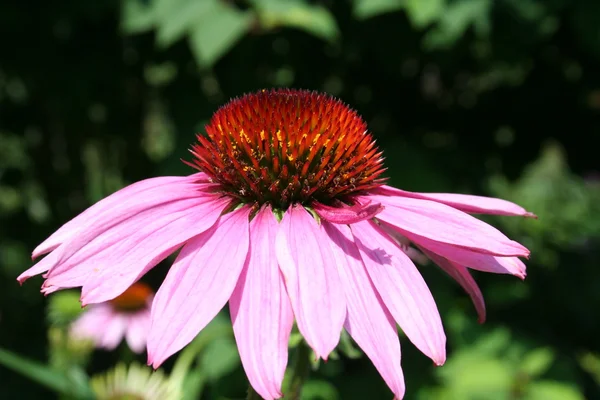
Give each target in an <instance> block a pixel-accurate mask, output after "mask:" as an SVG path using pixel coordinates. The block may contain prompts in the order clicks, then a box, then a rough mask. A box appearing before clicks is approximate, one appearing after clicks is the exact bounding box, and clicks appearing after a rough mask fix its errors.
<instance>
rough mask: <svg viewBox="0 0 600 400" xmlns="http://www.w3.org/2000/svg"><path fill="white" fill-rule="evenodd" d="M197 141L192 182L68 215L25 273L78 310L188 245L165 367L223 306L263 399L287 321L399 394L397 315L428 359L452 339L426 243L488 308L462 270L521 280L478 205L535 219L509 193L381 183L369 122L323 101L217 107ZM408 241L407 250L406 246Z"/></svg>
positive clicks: (154, 357) (173, 288) (248, 99)
mask: <svg viewBox="0 0 600 400" xmlns="http://www.w3.org/2000/svg"><path fill="white" fill-rule="evenodd" d="M206 132H207V135H198V136H197V139H198V144H196V145H194V146H193V148H192V151H191V153H192V155H193V156H194V158H193V161H192V162H190V163H189V164H190V165H191V166H193V167H195V168H196V169H198V170H199V171H200V172H198V173H196V174H194V175H191V176H187V177H164V178H153V179H147V180H143V181H141V182H138V183H135V184H133V185H130V186H128V187H126V188H124V189H122V190H120V191H118V192H117V193H115V194H113V195H111V196H109V197H107V198H106V199H104V200H102V201H100V202H98V203H97V204H95V205H94V206H92V207H90V208H89V209H88V210H86V211H85V212H83V213H82V214H81V215H79V216H78V217H76V218H74V219H73V220H71V221H69V222H67V223H66V224H65V225H63V226H62V227H61V228H60V229H59V230H58V231H56V232H55V233H54V234H53V235H52V236H50V237H49V238H48V239H47V240H46V241H44V242H43V243H42V244H41V245H40V246H38V248H36V249H35V250H34V252H33V256H34V257H37V256H39V255H41V254H44V253H50V254H49V255H48V256H46V257H45V258H44V259H43V260H41V261H40V262H38V263H37V264H36V265H35V266H33V267H32V268H31V269H30V270H28V271H26V272H25V273H23V274H22V275H21V276H20V277H19V281H21V282H22V281H24V280H26V279H27V278H29V277H31V276H33V275H37V274H41V273H45V275H44V277H45V278H46V280H45V282H44V284H43V286H42V291H43V292H44V293H51V292H54V291H56V290H60V289H64V288H70V287H78V286H81V287H82V295H81V300H82V302H83V303H84V304H91V303H101V302H105V301H108V300H110V299H113V298H115V297H117V296H119V295H120V294H121V293H123V291H125V290H126V289H127V288H128V287H129V286H131V285H132V284H133V283H134V282H136V281H137V280H138V279H140V278H141V277H142V276H143V275H144V274H145V273H146V272H148V271H149V270H150V269H151V268H153V267H154V266H155V265H156V264H157V263H159V262H160V261H161V260H163V259H165V257H167V256H168V255H169V254H171V253H173V252H175V251H176V250H177V249H179V248H181V252H180V253H179V255H178V256H177V259H176V260H175V262H174V264H173V266H172V267H171V269H170V271H169V272H168V274H167V276H166V278H165V280H164V282H163V284H162V286H161V287H160V289H159V290H158V292H157V293H156V297H155V299H154V302H153V304H152V311H151V320H152V322H151V327H150V331H149V338H148V360H149V363H151V364H152V365H153V366H155V367H158V366H159V365H160V364H161V363H162V362H163V361H164V360H165V359H167V358H168V357H169V356H171V355H172V354H173V353H175V352H177V351H178V350H180V349H181V348H183V347H184V346H186V345H187V344H188V343H189V342H190V341H191V340H192V339H193V338H194V337H195V336H196V335H197V334H198V332H199V331H200V330H202V329H203V328H204V327H205V326H206V325H207V324H208V323H209V322H210V320H211V319H212V318H213V317H214V316H215V315H216V314H217V313H218V312H219V311H220V310H221V309H222V308H223V306H225V304H226V303H227V302H229V308H230V311H231V318H232V322H233V328H234V333H235V337H236V340H237V344H238V348H239V352H240V356H241V359H242V364H243V366H244V369H245V371H246V373H247V375H248V378H249V380H250V383H251V384H252V386H253V387H254V388H255V389H256V391H257V392H258V393H259V394H260V395H262V396H263V397H264V398H265V399H273V398H279V397H280V396H281V382H282V379H283V374H284V371H285V368H286V364H287V357H288V348H287V345H288V338H289V335H290V331H291V329H292V325H293V323H294V321H295V322H296V324H297V326H298V329H299V331H300V332H301V333H302V335H303V336H304V338H305V340H306V342H307V343H308V344H309V345H310V347H311V348H312V349H313V350H314V352H315V353H316V355H317V356H318V357H321V358H323V359H326V358H327V357H328V355H329V353H330V352H331V351H332V350H333V349H334V348H335V347H336V345H337V344H338V340H339V337H340V332H341V330H342V329H346V330H347V332H348V333H349V334H350V335H351V336H352V338H354V340H355V341H356V343H357V344H358V345H359V346H360V347H361V348H362V349H363V351H364V352H365V353H366V355H367V356H368V357H369V358H370V359H371V361H372V362H373V364H374V365H375V368H377V370H378V371H379V372H380V374H381V376H382V377H383V379H384V380H385V381H386V382H387V384H388V385H389V387H390V389H391V390H392V391H393V393H394V394H395V395H396V397H398V398H401V397H402V396H403V394H404V379H403V375H402V369H401V367H400V344H399V341H398V333H397V328H396V323H397V324H398V325H400V327H401V328H402V330H403V331H404V333H405V334H406V335H407V336H408V338H409V339H410V341H411V342H412V343H413V344H414V345H415V346H417V347H418V348H419V349H420V350H421V351H422V352H423V353H424V354H425V355H427V356H428V357H430V358H431V359H432V360H433V361H434V362H435V364H437V365H441V364H443V363H444V361H445V359H446V349H445V343H446V338H445V335H444V329H443V327H442V323H441V320H440V315H439V313H438V310H437V307H436V305H435V302H434V299H433V296H432V294H431V292H430V291H429V289H428V287H427V285H426V283H425V281H424V280H423V278H422V277H421V274H420V273H419V271H418V270H417V268H416V267H415V265H414V264H413V262H412V261H411V259H410V258H409V257H408V256H407V252H410V253H414V252H415V251H416V249H420V251H422V252H423V253H424V254H426V255H427V256H428V257H429V258H430V259H432V260H433V261H434V262H435V263H436V264H438V265H439V266H440V267H441V268H442V269H443V270H444V271H446V272H447V273H448V274H450V275H451V276H452V277H453V278H454V279H456V280H457V281H458V282H459V283H460V284H461V285H462V286H463V287H464V288H465V289H466V291H467V292H468V293H469V294H470V295H471V297H472V298H473V301H474V302H475V305H476V307H477V310H478V312H479V315H480V319H482V320H483V318H484V312H485V309H484V303H483V298H482V295H481V292H480V291H479V288H478V287H477V284H476V283H475V281H474V280H473V278H472V277H471V275H470V273H469V271H468V268H472V269H477V270H481V271H487V272H494V273H506V274H513V275H516V276H518V277H520V278H523V277H524V276H525V266H524V264H523V263H522V262H521V261H520V260H519V259H518V258H517V257H527V256H528V255H529V251H528V250H527V249H526V248H525V247H523V246H522V245H520V244H519V243H517V242H514V241H512V240H510V239H508V238H507V237H506V236H504V235H503V234H502V233H500V232H499V231H498V230H496V229H495V228H493V227H491V226H490V225H488V224H486V223H484V222H482V221H480V220H478V219H476V218H474V217H472V216H471V215H469V214H470V213H475V214H500V215H518V216H532V214H529V213H527V212H526V211H525V210H524V209H523V208H521V207H519V206H517V205H515V204H513V203H509V202H507V201H503V200H499V199H493V198H486V197H478V196H468V195H460V194H445V193H414V192H406V191H401V190H398V189H394V188H392V187H389V186H385V185H384V183H385V180H384V179H383V178H382V177H381V174H382V173H383V172H384V170H385V168H384V166H383V158H382V153H381V152H380V151H379V150H378V148H377V147H376V145H375V141H374V139H373V137H372V136H371V135H370V134H369V133H368V131H367V127H366V124H365V123H364V121H363V120H362V119H361V118H360V117H359V116H358V114H356V112H354V111H353V110H351V109H350V108H348V107H347V106H346V105H344V104H343V103H341V102H340V101H338V100H336V99H333V98H331V97H329V96H327V95H324V94H319V93H315V92H308V91H297V90H272V91H265V90H263V91H260V92H258V93H255V94H249V95H246V96H243V97H241V98H238V99H234V100H233V101H231V102H230V103H229V104H227V105H225V106H224V107H222V108H220V109H219V110H218V111H217V112H216V113H215V115H214V116H213V118H212V120H211V122H210V123H209V125H208V126H207V127H206ZM411 246H413V247H411Z"/></svg>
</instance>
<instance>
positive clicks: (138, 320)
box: [71, 282, 153, 353]
mask: <svg viewBox="0 0 600 400" xmlns="http://www.w3.org/2000/svg"><path fill="white" fill-rule="evenodd" d="M152 297H153V292H152V290H151V289H150V287H149V286H148V285H146V284H143V283H141V282H137V283H134V284H133V285H131V287H129V288H128V289H127V290H125V291H124V292H123V293H122V294H120V295H119V296H117V297H116V298H114V299H112V300H109V301H107V302H104V303H98V304H90V305H89V306H87V310H86V311H85V312H84V313H83V314H82V315H81V316H80V317H79V318H78V319H77V320H76V321H75V322H73V325H72V326H71V335H72V336H73V337H75V338H79V339H91V340H93V341H94V343H95V344H96V347H100V348H103V349H106V350H113V349H114V348H116V347H117V346H118V345H119V343H121V341H122V340H123V338H125V340H126V341H127V345H128V346H129V348H130V349H131V350H133V351H134V352H136V353H141V352H143V351H144V349H145V348H146V342H147V338H148V330H149V329H150V305H151V304H152Z"/></svg>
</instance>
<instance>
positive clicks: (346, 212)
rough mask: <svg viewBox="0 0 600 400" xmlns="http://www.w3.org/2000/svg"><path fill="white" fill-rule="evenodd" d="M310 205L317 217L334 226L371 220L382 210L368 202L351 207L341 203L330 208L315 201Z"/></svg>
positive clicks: (377, 204)
mask: <svg viewBox="0 0 600 400" xmlns="http://www.w3.org/2000/svg"><path fill="white" fill-rule="evenodd" d="M311 205H312V207H313V209H314V210H315V212H316V213H317V214H318V215H319V217H321V218H322V219H324V220H325V221H329V222H333V223H335V224H354V223H356V222H360V221H364V220H367V219H371V218H373V217H374V216H375V215H377V214H379V213H380V212H381V210H383V206H382V205H381V204H379V203H373V204H370V202H369V203H367V204H355V205H353V206H347V205H344V204H343V203H342V204H340V206H339V207H330V206H327V205H325V204H321V203H319V202H318V201H315V202H313V203H312V204H311Z"/></svg>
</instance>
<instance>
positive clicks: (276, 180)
mask: <svg viewBox="0 0 600 400" xmlns="http://www.w3.org/2000/svg"><path fill="white" fill-rule="evenodd" d="M197 138H198V142H199V143H198V144H195V145H194V146H193V147H192V150H191V152H192V154H193V155H194V160H193V161H192V162H191V163H190V164H191V165H192V166H194V167H195V168H197V169H199V170H200V171H202V172H204V173H206V174H207V175H209V176H210V177H211V178H212V180H213V181H214V182H217V183H219V184H221V187H222V188H223V189H224V190H225V191H226V192H227V193H228V194H230V195H231V196H233V197H235V198H237V199H239V200H240V202H242V203H257V204H259V205H262V204H265V203H268V204H270V205H272V206H273V207H274V208H278V209H282V210H286V209H287V208H288V207H289V206H290V205H291V204H293V203H300V204H308V203H310V202H312V201H315V200H316V201H318V202H320V203H323V204H331V203H332V201H334V200H342V201H343V200H344V199H346V198H347V197H348V196H349V195H351V194H357V193H361V192H365V191H366V190H369V189H373V188H376V187H378V186H380V185H382V184H383V183H384V179H382V178H380V175H381V174H382V173H383V172H384V170H385V168H384V166H383V158H382V153H381V151H379V149H378V148H377V146H376V144H375V140H374V139H373V137H372V136H371V134H369V133H368V131H367V126H366V124H365V122H364V121H363V120H362V118H361V117H360V116H359V115H358V114H357V113H356V112H355V111H354V110H352V109H351V108H349V107H348V106H347V105H345V104H344V103H343V102H341V101H340V100H338V99H335V98H333V97H331V96H328V95H326V94H322V93H317V92H311V91H307V90H290V89H281V90H262V91H260V92H257V93H252V94H247V95H245V96H242V97H239V98H236V99H234V100H232V101H231V102H229V103H228V104H226V105H224V106H223V107H221V108H220V109H219V110H217V112H216V113H215V114H214V115H213V117H212V119H211V121H210V123H209V124H208V125H207V126H206V136H204V135H198V136H197Z"/></svg>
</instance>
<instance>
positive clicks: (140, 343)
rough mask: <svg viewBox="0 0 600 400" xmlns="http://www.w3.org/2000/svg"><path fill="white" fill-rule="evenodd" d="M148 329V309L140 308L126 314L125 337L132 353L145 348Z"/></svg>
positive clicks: (140, 351)
mask: <svg viewBox="0 0 600 400" xmlns="http://www.w3.org/2000/svg"><path fill="white" fill-rule="evenodd" d="M148 330H150V310H141V311H139V312H137V313H134V314H132V315H130V316H128V321H127V329H126V331H125V339H126V340H127V345H128V346H129V348H130V349H131V350H132V351H133V352H134V353H138V354H139V353H142V352H143V351H144V350H145V349H146V341H147V339H148Z"/></svg>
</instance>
